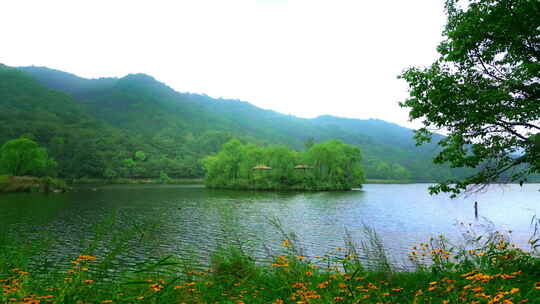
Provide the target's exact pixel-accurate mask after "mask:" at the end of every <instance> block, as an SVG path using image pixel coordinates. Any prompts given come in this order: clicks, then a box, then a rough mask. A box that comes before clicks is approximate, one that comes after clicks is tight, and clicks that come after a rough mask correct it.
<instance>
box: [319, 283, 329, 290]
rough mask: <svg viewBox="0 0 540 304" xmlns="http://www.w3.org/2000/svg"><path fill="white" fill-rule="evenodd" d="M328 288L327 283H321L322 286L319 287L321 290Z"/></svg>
mask: <svg viewBox="0 0 540 304" xmlns="http://www.w3.org/2000/svg"><path fill="white" fill-rule="evenodd" d="M326 286H328V284H327V283H320V284H319V285H318V287H319V288H320V289H324V288H326Z"/></svg>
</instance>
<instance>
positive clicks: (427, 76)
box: [400, 0, 540, 196]
mask: <svg viewBox="0 0 540 304" xmlns="http://www.w3.org/2000/svg"><path fill="white" fill-rule="evenodd" d="M446 14H447V18H448V21H447V24H446V26H445V29H444V31H443V35H444V37H445V39H444V41H443V42H442V43H441V44H440V45H439V47H438V52H439V54H440V57H439V59H438V60H437V61H435V62H434V63H433V64H432V65H431V66H429V67H426V68H417V67H413V68H409V69H407V70H405V72H404V73H403V74H401V75H400V77H401V78H403V79H405V80H406V81H407V82H408V84H409V88H410V90H409V91H410V98H409V99H407V100H406V101H404V102H402V103H401V106H403V107H408V108H410V118H411V119H421V120H422V123H423V128H421V129H419V130H418V131H417V133H416V139H417V143H418V144H421V143H424V142H429V141H430V140H431V132H433V131H435V130H443V131H445V132H447V134H448V137H446V138H445V139H443V140H441V141H440V142H439V145H440V146H441V147H442V149H441V151H440V152H439V153H438V155H437V156H436V157H435V159H434V161H435V163H439V164H442V163H449V164H450V165H451V166H452V167H470V168H476V169H477V171H476V173H475V174H473V175H471V176H469V177H467V178H464V179H451V180H447V181H445V182H442V183H439V184H438V185H436V186H434V187H431V192H432V193H439V192H440V191H444V192H451V193H452V194H453V195H454V196H455V195H457V194H459V193H460V192H462V191H463V190H467V189H470V188H471V186H472V185H476V186H484V185H487V184H489V183H492V182H497V181H501V180H505V181H518V182H524V181H526V180H527V177H528V176H530V175H531V174H534V173H538V172H540V135H538V132H540V2H539V1H537V0H470V1H468V3H463V1H458V0H447V1H446Z"/></svg>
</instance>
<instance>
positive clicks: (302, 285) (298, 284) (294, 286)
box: [292, 282, 304, 288]
mask: <svg viewBox="0 0 540 304" xmlns="http://www.w3.org/2000/svg"><path fill="white" fill-rule="evenodd" d="M303 287H304V283H301V282H296V283H294V284H293V285H292V288H303Z"/></svg>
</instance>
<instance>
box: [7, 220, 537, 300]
mask: <svg viewBox="0 0 540 304" xmlns="http://www.w3.org/2000/svg"><path fill="white" fill-rule="evenodd" d="M224 220H225V221H228V220H227V216H226V215H225V216H224ZM232 220H234V219H232ZM270 223H271V224H272V225H273V227H274V228H275V231H276V233H278V235H279V236H280V238H281V239H282V242H281V246H280V249H277V250H276V249H274V250H273V251H272V250H268V257H267V259H266V261H259V260H257V261H256V259H255V258H254V256H253V255H252V254H251V253H250V250H249V248H250V246H249V245H246V243H245V242H243V241H242V237H241V236H236V237H232V239H231V241H228V242H226V243H225V244H224V245H223V246H221V248H219V249H218V250H216V251H215V252H214V253H213V254H212V256H211V258H210V261H209V265H207V266H206V267H201V263H199V261H196V260H193V258H192V257H189V256H187V257H186V256H173V255H169V256H165V257H161V258H160V257H155V258H152V259H149V260H147V261H146V262H143V263H140V264H137V265H134V266H133V265H132V266H130V267H126V265H123V264H122V263H120V262H119V261H120V260H121V257H122V255H125V254H128V253H129V252H130V251H131V250H133V249H134V248H136V247H137V246H141V245H143V244H144V243H145V242H148V241H151V240H152V239H153V238H155V235H154V234H153V229H154V228H153V226H152V224H151V223H133V222H129V221H126V219H125V218H122V215H121V214H115V215H113V216H111V217H109V218H106V219H105V220H103V221H102V222H101V223H99V224H96V225H95V226H94V228H93V230H94V233H93V235H92V236H91V237H89V238H87V239H84V240H82V241H81V243H82V244H84V247H83V248H84V249H83V250H82V251H81V252H80V253H79V254H77V255H75V256H69V257H66V258H65V261H64V262H57V263H54V264H50V263H49V264H48V265H42V264H40V263H39V260H40V258H41V257H43V255H46V254H47V253H48V252H50V250H51V248H54V246H52V247H51V242H52V240H51V239H50V238H43V239H40V240H41V241H40V240H35V241H37V242H36V243H33V242H32V243H29V242H27V241H24V237H25V236H21V235H17V234H14V233H10V232H7V231H3V232H2V233H0V286H1V288H2V290H1V293H0V302H1V303H296V304H302V303H525V302H527V303H539V301H540V300H539V299H540V260H539V258H538V257H537V256H535V255H534V253H532V252H525V251H523V250H521V249H518V248H516V247H514V246H512V244H511V243H510V241H509V239H508V236H507V235H504V234H502V233H499V232H497V233H493V234H492V235H486V236H483V237H482V238H478V237H477V236H474V237H472V236H471V242H469V243H468V244H466V245H463V246H455V245H451V244H449V242H448V241H447V240H446V239H445V238H444V236H440V237H436V238H432V239H431V240H429V241H428V242H426V243H423V244H419V245H418V246H415V248H412V250H411V251H410V252H409V257H410V259H411V262H412V263H413V265H415V268H414V269H409V271H403V270H398V269H397V268H396V267H395V265H394V264H392V263H391V262H390V260H389V258H388V257H387V254H386V252H385V250H384V246H383V244H382V242H381V241H380V239H379V238H378V236H377V234H376V232H375V231H374V230H373V229H370V228H369V227H364V229H363V230H364V231H363V238H362V240H361V241H360V242H359V244H357V243H356V242H355V241H354V240H353V238H352V237H351V234H350V233H349V232H346V233H345V237H344V248H337V249H336V250H334V251H332V252H329V253H328V254H326V255H323V256H315V257H310V258H309V257H306V256H305V255H304V253H305V250H304V249H303V248H302V244H301V240H300V239H299V238H298V236H297V235H296V234H294V233H292V232H290V231H287V230H286V228H285V227H283V226H282V224H281V222H280V221H279V220H278V219H276V218H272V219H270ZM0 231H1V229H0ZM484 240H485V241H484Z"/></svg>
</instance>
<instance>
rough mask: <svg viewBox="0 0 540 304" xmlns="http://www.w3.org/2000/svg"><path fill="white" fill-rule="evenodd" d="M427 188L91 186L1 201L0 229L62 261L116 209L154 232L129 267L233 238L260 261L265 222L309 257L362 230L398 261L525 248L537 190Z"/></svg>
mask: <svg viewBox="0 0 540 304" xmlns="http://www.w3.org/2000/svg"><path fill="white" fill-rule="evenodd" d="M428 186H429V185H427V184H405V185H383V184H368V185H365V186H364V188H363V189H362V190H357V191H348V192H314V193H311V192H310V193H298V192H288V193H275V192H251V191H247V192H245V191H229V190H210V189H205V188H204V187H202V186H200V185H193V186H168V185H165V186H155V185H150V186H145V185H133V186H131V185H129V186H127V185H126V186H103V187H98V188H97V189H93V188H90V187H88V188H79V189H77V190H76V191H74V192H71V193H66V194H51V195H43V194H9V195H3V196H0V221H1V223H2V227H3V228H5V229H8V230H9V231H11V232H25V233H26V234H25V237H26V238H30V237H36V236H38V235H41V234H42V233H44V232H45V233H46V234H47V235H48V236H49V237H51V238H52V239H53V240H54V241H55V242H54V244H55V245H54V250H53V251H54V253H55V254H56V255H57V256H59V257H60V256H65V255H69V254H72V255H75V254H78V253H79V252H80V251H81V250H82V249H83V247H84V246H85V244H84V240H85V239H88V238H89V237H91V236H92V232H91V231H92V227H93V225H95V224H96V223H98V222H101V221H103V220H104V219H106V218H107V217H108V216H109V215H110V214H111V213H112V212H113V211H117V213H118V220H119V221H120V222H119V225H116V227H118V228H117V229H120V228H121V227H125V226H132V225H134V224H137V225H142V224H144V223H148V222H149V223H150V224H152V225H154V226H153V227H154V228H153V230H152V231H153V232H152V235H151V237H150V239H151V242H150V244H147V243H145V244H144V245H140V246H135V248H133V249H132V250H130V251H129V254H127V255H125V256H123V257H122V258H123V260H124V262H126V263H136V262H138V261H140V260H142V259H144V258H145V257H148V256H163V255H166V254H170V253H174V254H179V255H187V254H194V255H195V256H197V258H199V259H201V260H203V261H204V260H206V259H207V257H208V256H209V255H210V253H211V252H212V251H214V250H215V249H216V248H218V247H223V246H225V245H226V244H227V243H228V242H230V241H231V240H239V241H241V242H242V243H244V244H245V245H246V246H247V247H249V248H251V250H253V251H254V252H255V254H256V255H257V256H261V257H262V256H264V255H265V254H266V252H267V251H266V249H264V248H265V247H268V248H270V249H271V250H278V249H279V248H280V242H281V241H282V240H283V237H282V236H281V235H280V234H279V233H278V231H277V230H276V229H275V228H274V227H273V226H272V225H271V224H270V223H269V219H271V218H278V219H279V220H280V221H281V224H282V227H283V229H284V230H285V231H287V232H291V231H292V232H294V233H296V235H297V236H298V239H299V240H300V243H301V245H302V247H303V248H305V254H306V255H308V256H314V255H321V254H323V253H326V252H328V251H330V250H333V249H335V248H338V247H343V246H344V241H343V238H344V236H345V231H346V230H347V231H348V232H349V233H350V235H351V236H352V238H353V239H354V240H355V241H356V242H360V240H361V239H362V238H363V234H362V226H363V225H364V224H365V225H367V226H369V227H371V228H373V229H375V231H376V232H377V233H378V235H379V236H380V238H381V239H382V241H383V243H384V245H385V247H386V249H387V251H388V253H389V255H390V256H391V257H392V260H393V261H394V262H396V263H401V262H403V261H405V260H406V255H407V252H408V251H410V249H411V247H412V246H414V245H417V244H418V243H420V242H425V241H427V240H428V239H429V238H430V237H431V236H437V235H439V234H444V235H445V236H447V237H448V238H449V239H450V240H451V241H452V242H460V240H461V236H462V232H463V231H465V230H467V229H469V228H470V229H474V230H476V231H479V230H490V229H491V230H492V229H498V230H501V231H507V230H512V233H511V234H510V235H511V236H512V239H513V241H514V242H516V243H517V244H518V245H519V246H521V247H523V248H527V241H528V240H529V237H530V236H531V232H532V228H531V219H532V217H533V216H535V215H540V192H539V191H538V190H539V189H540V184H528V185H524V186H523V187H520V186H519V185H505V186H492V187H491V188H489V189H488V191H487V192H484V193H478V194H474V195H471V196H468V197H460V198H457V199H449V198H448V197H447V196H445V195H439V196H430V195H429V194H428V191H427V187H428ZM474 201H478V205H479V215H480V218H479V219H478V220H476V219H475V217H474V210H473V203H474ZM460 223H463V225H461V224H460ZM469 223H470V224H471V225H472V226H469V225H468V224H469ZM490 223H491V224H490ZM464 227H465V228H464Z"/></svg>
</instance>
